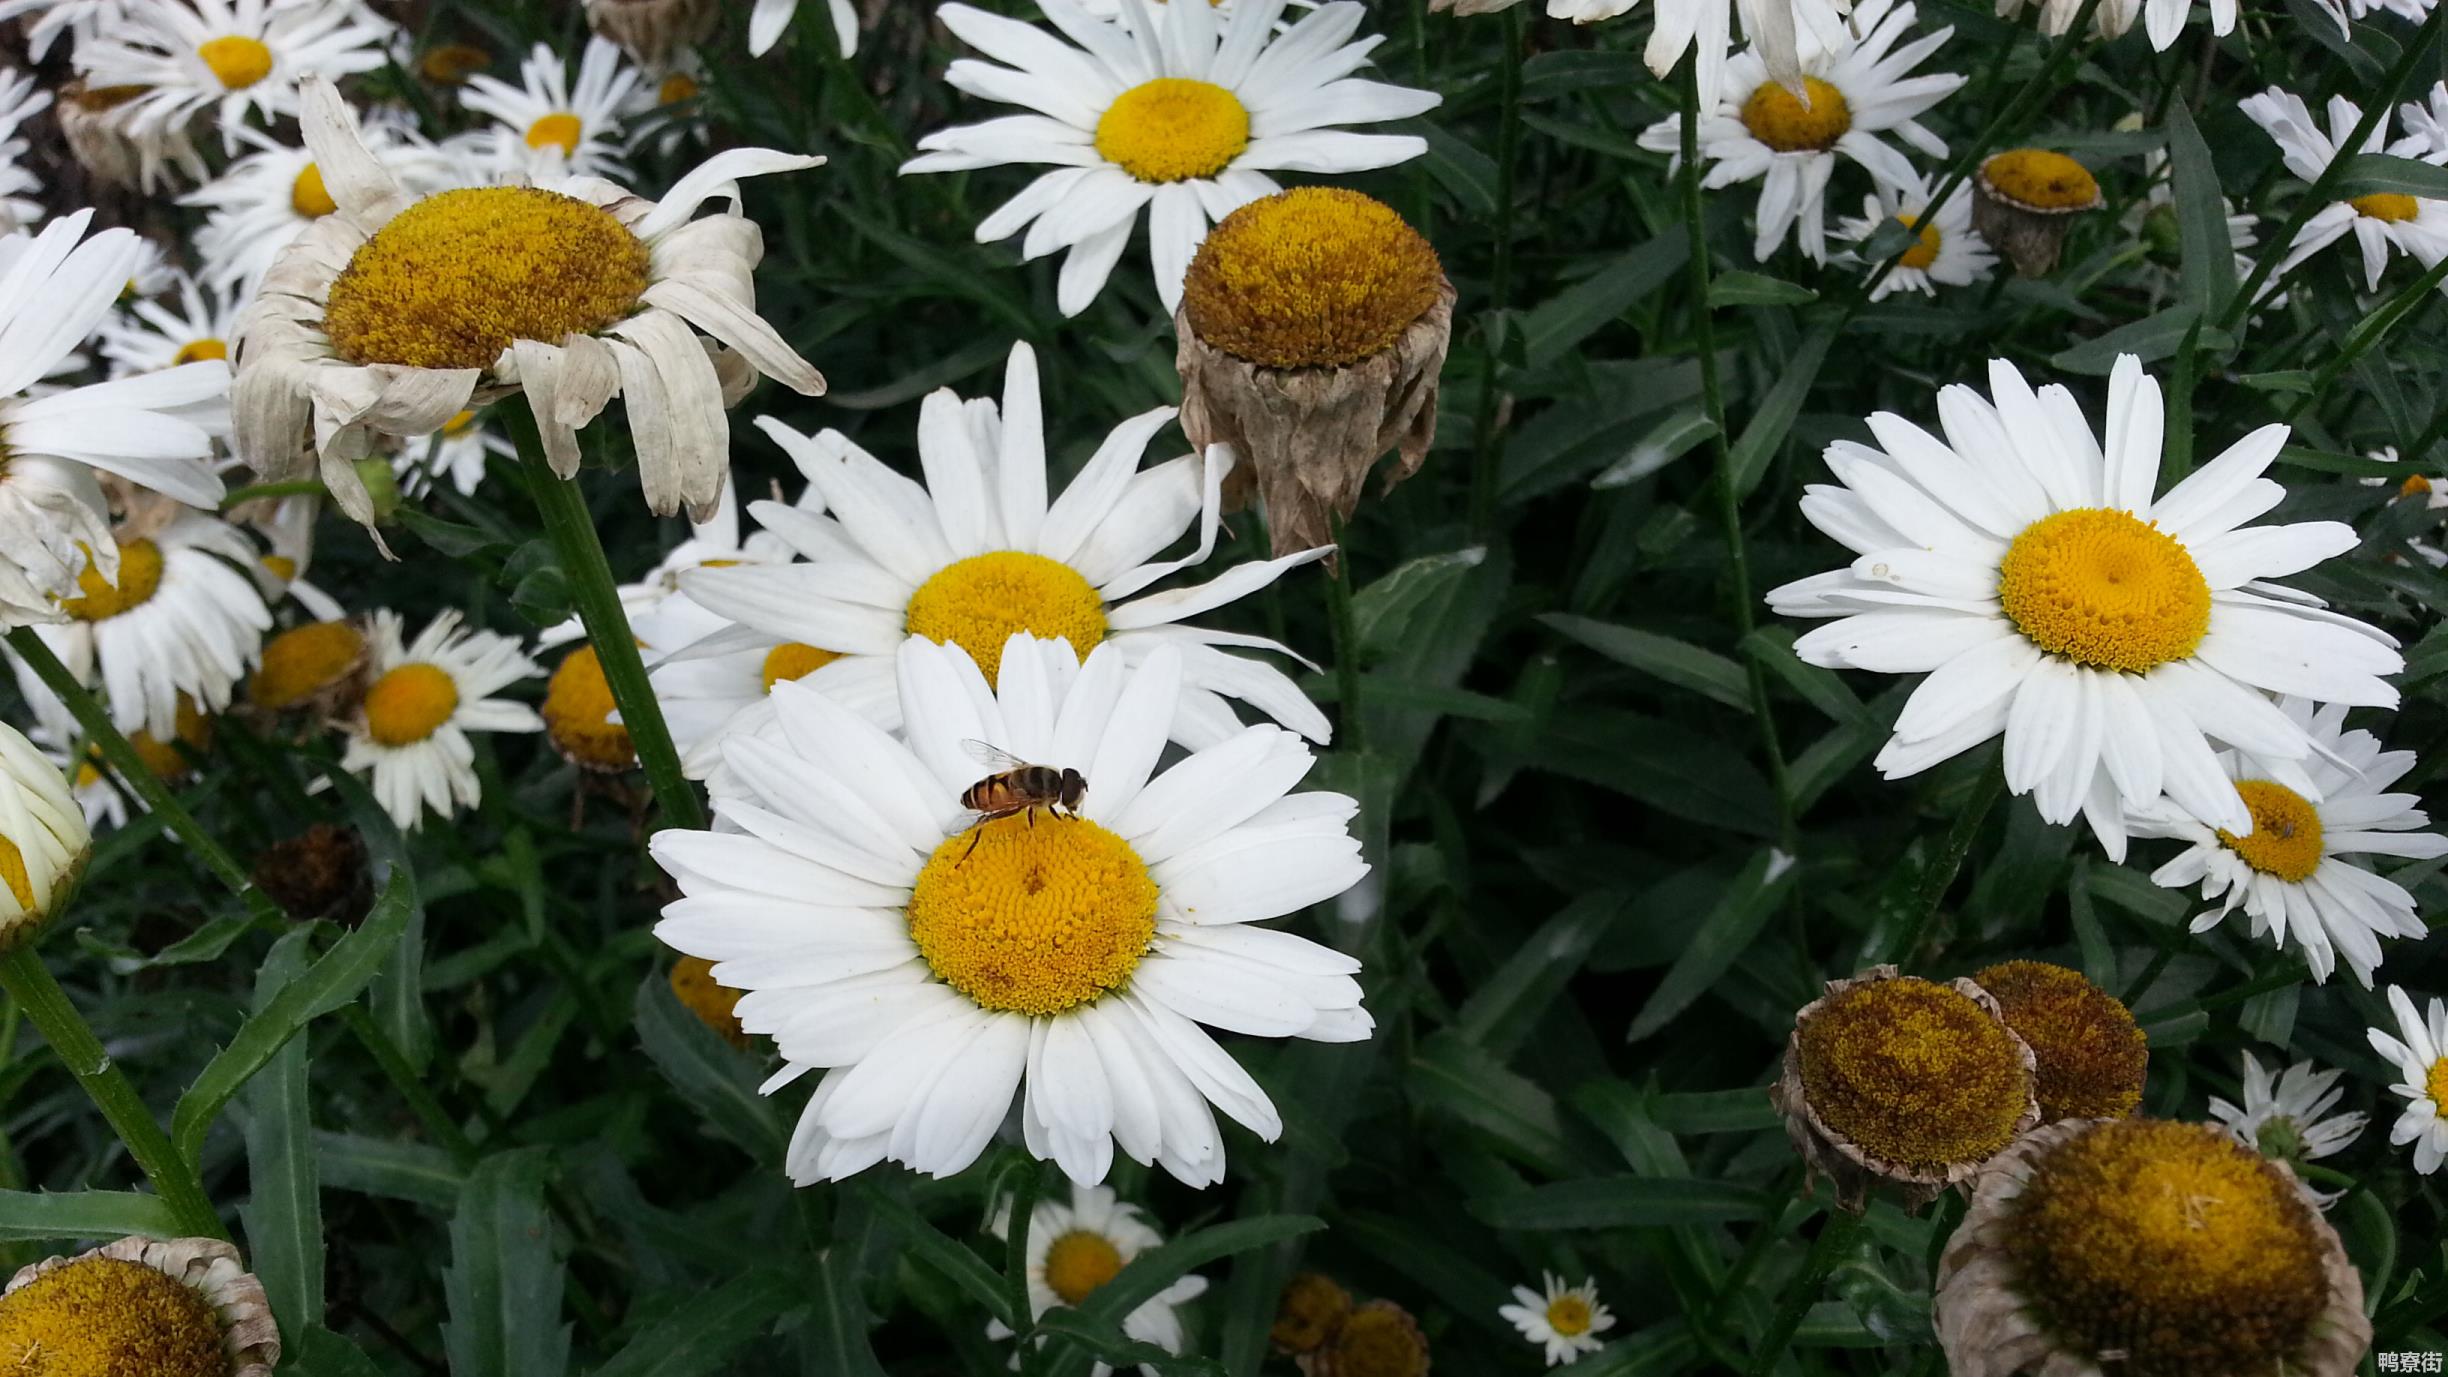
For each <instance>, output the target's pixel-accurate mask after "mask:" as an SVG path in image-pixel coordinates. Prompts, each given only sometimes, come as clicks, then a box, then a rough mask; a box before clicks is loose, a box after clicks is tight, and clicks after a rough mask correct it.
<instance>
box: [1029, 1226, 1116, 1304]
mask: <svg viewBox="0 0 2448 1377" xmlns="http://www.w3.org/2000/svg"><path fill="white" fill-rule="evenodd" d="M1121 1270H1122V1250H1121V1249H1119V1248H1116V1247H1115V1246H1113V1240H1112V1239H1109V1238H1107V1237H1106V1236H1105V1235H1103V1234H1100V1233H1096V1232H1094V1231H1092V1230H1088V1229H1073V1230H1072V1231H1071V1232H1069V1233H1067V1234H1064V1235H1062V1236H1061V1237H1060V1238H1057V1239H1055V1240H1054V1241H1053V1242H1052V1243H1049V1244H1047V1245H1046V1257H1045V1280H1046V1285H1047V1286H1049V1287H1051V1288H1053V1291H1054V1294H1055V1295H1057V1296H1060V1297H1062V1301H1063V1304H1065V1305H1077V1304H1079V1303H1080V1302H1081V1301H1084V1300H1086V1299H1088V1296H1089V1293H1091V1292H1093V1291H1095V1290H1096V1289H1097V1288H1098V1287H1100V1286H1103V1285H1104V1284H1105V1283H1107V1282H1109V1281H1112V1280H1113V1279H1114V1274H1115V1273H1117V1272H1120V1271H1121Z"/></svg>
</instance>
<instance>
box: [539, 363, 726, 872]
mask: <svg viewBox="0 0 2448 1377" xmlns="http://www.w3.org/2000/svg"><path fill="white" fill-rule="evenodd" d="M502 413H503V415H504V417H505V418H506V421H507V424H508V426H509V430H510V435H511V438H512V439H513V440H514V441H515V442H516V443H517V445H518V453H519V467H520V469H521V470H522V471H523V472H524V473H525V475H526V478H527V487H528V490H529V491H530V492H531V493H533V494H534V495H535V504H536V511H537V512H538V513H539V514H540V515H542V517H543V518H544V533H545V535H546V537H547V538H549V539H550V540H551V541H552V543H553V548H554V550H555V551H557V552H558V553H559V554H560V556H561V572H562V574H563V576H565V577H566V578H568V580H569V586H570V597H571V600H572V601H574V602H575V603H577V605H578V619H579V621H580V622H582V623H583V624H584V625H585V626H586V633H587V642H588V644H590V645H592V646H594V647H595V655H596V660H597V663H599V664H601V665H602V667H603V675H604V683H605V685H606V686H607V687H609V688H610V689H611V690H612V701H613V702H614V703H616V704H618V705H619V706H620V713H621V724H622V725H623V726H625V727H627V728H628V729H629V741H630V744H631V745H632V746H634V747H635V748H636V750H637V757H638V763H639V764H640V765H642V766H643V767H644V768H645V771H646V783H647V786H648V787H649V788H651V789H653V790H654V796H655V802H656V803H658V804H660V805H661V806H662V821H663V823H664V825H666V826H672V827H685V828H689V829H691V830H696V831H702V830H704V828H705V825H706V823H705V809H704V807H703V806H702V805H701V804H699V803H698V801H697V789H696V786H694V785H692V784H690V783H689V781H688V777H687V776H686V775H684V774H682V773H681V772H680V752H679V751H678V750H677V749H676V748H675V747H674V746H673V745H672V737H671V728H670V727H669V726H667V725H666V724H665V723H664V721H663V708H662V706H661V705H660V704H658V703H656V702H655V696H654V689H653V688H652V687H651V686H649V685H648V683H647V682H646V662H645V661H644V660H643V659H641V658H639V656H638V645H637V636H636V634H635V633H633V632H632V631H630V629H629V615H628V613H626V612H624V611H622V610H621V601H620V590H619V588H618V587H617V586H616V585H615V584H614V583H613V581H612V565H611V562H610V561H609V560H607V559H606V558H605V557H604V549H603V541H602V540H601V539H600V538H598V537H597V536H596V534H595V519H594V517H592V516H591V515H589V514H588V512H587V507H586V498H585V496H584V495H583V494H581V493H580V492H579V490H578V484H577V482H576V480H575V479H562V478H559V477H556V476H554V474H553V471H552V466H551V465H550V464H549V463H547V462H546V460H545V458H544V442H543V440H542V438H541V437H539V436H538V435H537V434H536V428H535V418H534V417H533V416H531V415H529V414H528V413H527V412H526V411H525V410H524V409H523V408H520V407H515V406H508V407H503V408H502Z"/></svg>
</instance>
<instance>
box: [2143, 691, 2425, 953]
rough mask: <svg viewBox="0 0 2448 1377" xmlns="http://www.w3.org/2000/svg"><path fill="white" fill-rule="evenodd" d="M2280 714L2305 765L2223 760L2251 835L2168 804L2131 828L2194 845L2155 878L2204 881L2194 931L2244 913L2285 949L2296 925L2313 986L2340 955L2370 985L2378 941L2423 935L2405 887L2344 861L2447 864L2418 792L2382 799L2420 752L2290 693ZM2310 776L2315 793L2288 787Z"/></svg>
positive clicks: (2340, 710) (2183, 883) (2171, 885)
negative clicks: (2300, 746) (2393, 745)
mask: <svg viewBox="0 0 2448 1377" xmlns="http://www.w3.org/2000/svg"><path fill="white" fill-rule="evenodd" d="M2278 710H2279V711H2280V712H2283V713H2285V714H2286V716H2287V720H2288V721H2290V722H2292V723H2293V724H2295V726H2297V727H2298V728H2300V729H2301V730H2302V731H2303V733H2304V734H2305V735H2306V736H2307V737H2309V738H2310V739H2311V742H2312V755H2311V757H2310V758H2308V759H2300V760H2276V761H2260V760H2255V759H2253V758H2252V757H2251V756H2250V755H2249V754H2248V753H2245V752H2239V751H2227V752H2223V753H2221V754H2220V756H2219V766H2220V768H2221V769H2223V770H2224V771H2225V772H2226V774H2227V777H2228V778H2229V779H2232V780H2234V781H2235V787H2236V792H2237V793H2239V794H2241V795H2243V798H2244V803H2245V806H2246V807H2247V808H2248V809H2249V810H2250V811H2251V813H2252V823H2253V825H2252V830H2251V831H2250V832H2247V833H2245V834H2243V835H2241V836H2237V835H2232V834H2229V833H2226V832H2223V831H2221V830H2220V829H2218V828H2216V827H2212V826H2209V825H2207V824H2205V823H2202V822H2199V821H2196V820H2195V819H2193V818H2190V817H2187V816H2185V815H2184V814H2183V813H2182V812H2181V811H2180V810H2177V809H2174V808H2168V807H2160V808H2157V809H2143V810H2140V811H2138V812H2137V813H2136V816H2135V823H2136V826H2135V830H2136V831H2137V832H2139V833H2142V834H2144V835H2149V836H2163V837H2175V838H2177V839H2178V840H2180V841H2184V842H2187V843H2190V845H2188V846H2187V847H2186V849H2185V851H2184V853H2183V854H2182V855H2179V856H2178V857H2176V859H2174V860H2172V861H2169V862H2168V863H2167V864H2166V865H2163V866H2161V867H2159V869H2158V870H2157V871H2156V872H2154V873H2153V874H2152V875H2151V879H2152V881H2153V882H2154V883H2156V884H2158V885H2160V886H2161V887H2163V888H2167V889H2190V888H2192V887H2193V886H2194V885H2196V884H2198V885H2200V886H2201V891H2202V898H2203V899H2205V900H2211V901H2219V906H2218V907H2217V908H2215V909H2212V910H2210V911H2209V912H2207V913H2204V914H2202V915H2201V916H2200V917H2198V918H2195V919H2194V920H2193V931H2195V932H2207V931H2208V930H2210V929H2211V928H2214V927H2217V926H2218V925H2219V924H2220V923H2221V922H2222V921H2224V920H2225V919H2226V917H2227V915H2229V914H2231V913H2234V912H2235V911H2236V910H2237V909H2239V908H2240V909H2242V910H2244V912H2245V913H2246V914H2247V915H2249V916H2250V917H2251V918H2252V934H2253V936H2254V937H2267V938H2269V939H2270V943H2271V945H2273V946H2276V947H2278V948H2279V949H2281V950H2284V949H2285V947H2286V945H2287V934H2288V932H2289V930H2290V929H2291V930H2292V931H2293V933H2294V937H2295V944H2296V945H2297V946H2298V947H2300V948H2302V949H2303V955H2304V959H2305V960H2306V961H2308V962H2310V963H2311V966H2312V979H2313V980H2314V981H2315V982H2326V981H2327V980H2328V979H2329V974H2330V972H2331V971H2333V970H2335V969H2336V968H2337V962H2338V958H2339V957H2341V956H2342V957H2344V958H2345V960H2346V966H2347V968H2348V969H2349V970H2352V971H2353V972H2354V974H2355V979H2357V980H2360V981H2362V982H2363V987H2364V988H2365V989H2369V988H2371V983H2372V971H2373V970H2374V969H2375V968H2376V967H2378V966H2379V964H2380V939H2381V938H2383V937H2420V936H2422V935H2423V933H2424V932H2425V930H2426V929H2425V928H2424V927H2423V921H2422V918H2421V916H2420V915H2419V914H2417V913H2416V911H2415V904H2414V896H2413V895H2411V894H2409V893H2407V892H2406V891H2405V888H2404V886H2402V885H2400V884H2398V883H2397V882H2396V881H2394V880H2391V879H2387V878H2385V877H2383V876H2380V875H2376V874H2374V873H2373V872H2372V871H2370V870H2368V869H2366V868H2365V867H2363V866H2360V865H2357V864H2356V863H2355V862H2353V861H2352V860H2349V859H2347V858H2348V857H2350V856H2357V855H2367V856H2401V857H2405V858H2407V859H2411V860H2424V859H2428V858H2430V857H2433V856H2444V855H2448V837H2442V836H2440V835H2439V834H2437V833H2435V832H2426V831H2423V830H2421V829H2423V828H2426V827H2429V826H2430V825H2431V819H2430V817H2429V815H2428V814H2426V813H2424V812H2423V810H2422V809H2421V807H2420V806H2419V805H2420V803H2421V802H2422V799H2421V796H2420V795H2417V794H2407V793H2394V794H2393V793H2388V792H2385V791H2386V790H2387V789H2388V787H2389V786H2390V785H2391V784H2394V783H2396V782H2397V781H2398V780H2399V779H2401V778H2403V777H2404V775H2405V773H2406V772H2407V771H2408V770H2411V769H2413V768H2414V765H2415V755H2414V752H2412V751H2383V750H2381V749H2380V741H2379V739H2378V738H2377V737H2375V736H2373V735H2372V734H2371V733H2370V732H2366V731H2351V732H2350V731H2347V730H2346V729H2345V728H2346V709H2345V707H2344V706H2343V705H2337V704H2333V705H2331V706H2329V707H2326V708H2319V709H2317V710H2316V709H2315V708H2314V707H2313V705H2312V704H2311V703H2308V702H2306V701H2305V700H2303V699H2301V698H2291V697H2290V698H2281V699H2279V700H2278ZM2307 776H2308V777H2309V783H2310V785H2311V788H2310V789H2308V790H2306V789H2299V788H2293V787H2290V784H2292V785H2301V784H2303V783H2305V782H2306V777H2307ZM2281 781H2285V782H2281Z"/></svg>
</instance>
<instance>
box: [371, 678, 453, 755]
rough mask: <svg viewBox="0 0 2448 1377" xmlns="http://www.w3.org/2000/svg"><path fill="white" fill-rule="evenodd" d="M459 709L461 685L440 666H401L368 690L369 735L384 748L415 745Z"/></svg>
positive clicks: (432, 732)
mask: <svg viewBox="0 0 2448 1377" xmlns="http://www.w3.org/2000/svg"><path fill="white" fill-rule="evenodd" d="M458 710H459V685H458V683H457V682H456V681H454V680H453V679H452V678H451V677H450V675H449V674H447V673H445V672H444V671H443V670H442V669H441V668H440V667H439V666H436V665H429V664H425V663H423V662H415V663H410V664H405V665H401V666H399V667H398V668H396V669H393V670H389V671H387V672H385V673H384V675H383V676H382V677H381V678H379V679H377V680H375V681H374V683H373V685H372V686H371V687H369V688H368V689H367V690H366V695H365V724H366V735H368V736H371V737H373V738H374V739H375V740H376V741H377V742H380V743H381V744H383V745H385V746H413V745H415V744H416V743H417V742H419V741H423V740H424V739H425V738H427V737H429V736H432V735H433V734H434V733H435V732H436V731H438V730H440V729H441V727H442V724H443V723H445V722H448V721H449V720H450V718H451V714H452V713H454V712H457V711H458Z"/></svg>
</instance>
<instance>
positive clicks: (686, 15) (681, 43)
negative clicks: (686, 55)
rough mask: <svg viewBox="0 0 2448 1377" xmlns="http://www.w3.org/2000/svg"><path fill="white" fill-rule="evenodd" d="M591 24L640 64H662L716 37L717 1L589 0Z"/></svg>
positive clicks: (718, 11)
mask: <svg viewBox="0 0 2448 1377" xmlns="http://www.w3.org/2000/svg"><path fill="white" fill-rule="evenodd" d="M586 17H587V23H588V24H589V25H591V26H592V27H593V28H594V30H595V32H597V33H599V34H602V35H603V36H604V37H606V38H608V39H611V40H612V41H613V42H615V43H618V44H619V45H621V46H622V47H623V48H626V49H628V50H629V53H630V55H631V56H632V57H635V58H636V59H637V60H638V61H640V62H650V63H651V62H661V61H663V60H664V59H665V58H667V57H670V56H671V55H672V53H674V52H675V51H677V50H679V49H682V48H686V47H689V46H690V45H692V44H697V43H703V42H705V41H706V39H708V38H710V37H712V36H713V33H714V23H715V21H716V20H718V19H720V18H722V6H721V5H719V4H717V3H716V2H715V0H586Z"/></svg>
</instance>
